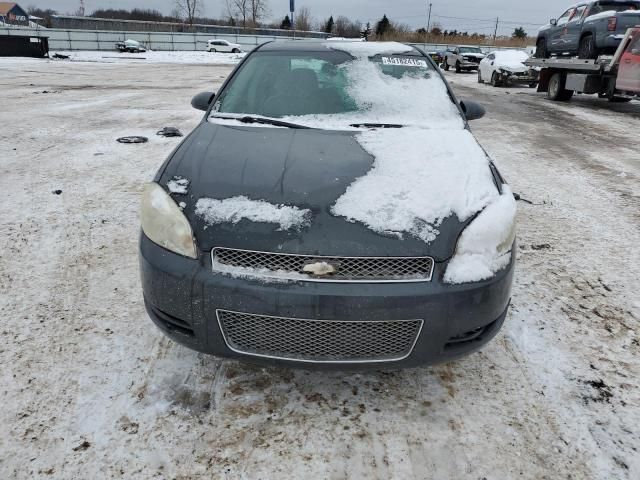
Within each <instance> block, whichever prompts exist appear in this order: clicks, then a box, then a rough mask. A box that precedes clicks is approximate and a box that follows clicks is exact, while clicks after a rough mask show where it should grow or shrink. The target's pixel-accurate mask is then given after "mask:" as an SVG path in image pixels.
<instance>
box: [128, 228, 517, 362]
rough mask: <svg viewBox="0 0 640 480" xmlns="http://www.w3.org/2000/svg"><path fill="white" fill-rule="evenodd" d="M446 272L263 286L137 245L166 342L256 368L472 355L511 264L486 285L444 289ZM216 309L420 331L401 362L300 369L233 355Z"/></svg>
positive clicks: (496, 314) (505, 296) (440, 267)
mask: <svg viewBox="0 0 640 480" xmlns="http://www.w3.org/2000/svg"><path fill="white" fill-rule="evenodd" d="M514 255H515V254H514ZM444 268H445V265H444V264H438V263H437V264H436V266H435V271H434V277H433V280H432V281H431V282H424V283H422V282H420V283H396V284H382V283H381V284H375V283H371V284H346V283H314V282H290V283H263V282H261V281H258V280H250V279H244V278H235V277H230V276H227V275H223V274H216V273H213V272H212V270H211V259H210V256H209V255H202V258H201V259H200V260H192V259H188V258H185V257H181V256H180V255H176V254H173V253H171V252H168V251H167V250H165V249H163V248H161V247H159V246H158V245H156V244H154V243H153V242H151V241H150V240H149V239H148V238H147V237H146V236H145V235H144V234H142V235H141V239H140V271H141V277H142V287H143V293H144V300H145V306H146V308H147V312H148V313H149V316H150V317H151V319H152V320H153V321H154V323H155V324H156V325H157V326H158V327H159V328H160V329H161V330H162V331H163V332H164V333H165V334H166V335H167V336H169V337H170V338H171V339H173V340H175V341H176V342H178V343H180V344H183V345H185V346H187V347H189V348H192V349H194V350H197V351H200V352H205V353H210V354H214V355H218V356H222V357H228V358H236V359H241V360H245V361H252V362H257V363H261V364H275V365H289V366H296V367H308V366H316V367H318V366H319V367H322V368H332V369H345V368H348V369H361V368H378V369H379V368H391V367H394V368H400V367H402V368H405V367H415V366H420V365H425V364H434V363H439V362H445V361H449V360H452V359H455V358H458V357H461V356H463V355H466V354H469V353H471V352H473V351H476V350H478V349H479V348H480V347H482V346H483V345H484V344H485V343H487V342H488V341H489V340H491V338H493V337H494V336H495V335H496V333H497V332H498V331H499V330H500V327H501V326H502V324H503V322H504V319H505V316H506V313H507V308H508V305H509V301H510V292H511V284H512V278H513V271H514V258H513V257H512V261H511V263H510V265H509V266H508V267H507V268H506V269H504V270H502V271H501V272H499V273H498V274H497V275H496V276H495V277H494V278H492V279H491V280H489V281H484V282H477V283H472V284H466V285H446V284H443V283H442V281H441V279H442V276H443V274H444ZM217 310H228V311H235V312H244V313H250V314H256V315H264V316H278V317H289V318H299V319H319V320H320V319H321V320H343V321H361V322H362V321H383V320H409V319H422V320H424V325H423V328H422V330H421V331H420V334H419V336H418V338H417V340H416V343H415V345H414V347H413V350H412V351H411V353H410V354H409V355H408V356H407V357H406V358H403V359H402V360H397V361H390V362H359V363H347V362H345V363H340V362H332V363H325V362H319V363H306V362H300V361H295V360H282V359H275V358H264V357H259V356H254V355H247V354H243V353H238V352H236V351H234V350H232V349H231V348H229V346H228V345H227V343H226V342H225V339H224V337H223V334H222V331H221V329H220V326H219V323H218V318H217V316H216V311H217ZM472 331H480V333H479V334H476V335H475V336H473V338H472V339H471V340H470V341H468V342H467V341H459V337H460V336H463V335H465V334H466V333H468V332H472ZM456 337H458V339H457V340H455V339H456ZM463 338H466V337H463ZM452 339H453V341H452Z"/></svg>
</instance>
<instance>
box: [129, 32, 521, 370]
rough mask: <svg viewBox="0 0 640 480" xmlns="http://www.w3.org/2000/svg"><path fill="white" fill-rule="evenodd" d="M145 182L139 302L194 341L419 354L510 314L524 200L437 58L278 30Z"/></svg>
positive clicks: (449, 349)
mask: <svg viewBox="0 0 640 480" xmlns="http://www.w3.org/2000/svg"><path fill="white" fill-rule="evenodd" d="M192 104H193V106H194V107H196V108H199V109H202V110H204V111H206V115H205V116H204V118H203V119H202V122H201V123H200V124H199V125H198V127H197V128H196V129H195V130H194V131H193V132H191V134H190V135H189V136H188V137H187V138H186V139H185V140H184V141H183V142H182V143H181V145H180V146H179V147H178V148H177V149H176V150H175V151H174V152H173V153H172V154H171V155H170V157H169V158H168V159H167V161H166V162H165V163H164V165H163V166H162V167H161V168H160V170H159V171H158V173H157V175H156V177H155V179H154V182H152V183H150V184H148V185H147V186H146V187H145V190H144V194H143V199H142V209H141V224H142V234H141V238H140V269H141V275H142V286H143V292H144V302H145V305H146V308H147V312H148V313H149V316H150V317H151V319H152V320H153V321H154V322H155V324H156V325H157V326H158V327H159V328H160V329H161V330H162V331H163V332H164V333H165V334H166V335H167V336H169V337H170V338H172V339H173V340H175V341H177V342H179V343H181V344H183V345H186V346H188V347H190V348H193V349H195V350H198V351H201V352H206V353H211V354H215V355H219V356H223V357H230V358H237V359H243V360H247V361H254V362H260V363H277V364H283V363H284V364H287V365H291V366H313V365H316V366H321V367H323V368H358V367H369V368H372V367H375V368H381V367H393V366H396V367H410V366H417V365H423V364H429V363H436V362H442V361H448V360H450V359H453V358H456V357H460V356H462V355H465V354H468V353H470V352H473V351H475V350H477V349H478V348H480V347H481V346H482V345H484V344H485V343H486V342H488V341H489V340H490V339H491V338H493V336H494V335H495V334H496V333H497V332H498V330H499V329H500V327H501V326H502V324H503V322H504V319H505V316H506V314H507V308H508V305H509V301H510V291H511V284H512V277H513V271H514V260H515V253H514V243H515V216H516V208H515V200H514V197H513V194H512V193H511V191H510V189H509V187H508V186H507V185H506V184H505V182H504V180H503V178H502V177H501V176H500V174H499V172H498V171H497V169H496V168H495V166H494V165H493V163H492V162H491V161H490V159H489V158H488V157H487V154H486V153H485V152H484V150H483V149H482V148H481V147H480V146H479V144H478V143H477V141H476V140H475V138H474V136H473V135H472V134H471V132H470V130H469V128H468V124H467V121H468V120H472V119H474V118H479V117H481V116H482V115H483V114H484V110H483V109H482V107H480V106H479V105H477V104H475V103H473V102H470V101H462V102H458V101H457V100H456V98H455V96H454V94H453V92H452V91H451V89H450V88H449V86H448V84H447V82H446V81H445V79H444V78H443V77H442V75H441V74H440V73H439V70H438V68H437V67H436V66H435V64H434V63H433V61H432V60H431V58H429V57H428V56H427V55H426V54H424V53H423V52H421V51H420V50H418V49H416V48H413V47H409V46H406V45H402V44H398V43H365V42H362V43H361V42H274V43H268V44H265V45H262V46H260V47H258V48H256V49H255V50H254V51H253V52H251V53H250V54H249V55H247V57H246V58H245V59H244V60H243V61H242V63H241V64H240V65H238V67H237V68H236V69H235V70H234V72H233V73H232V74H231V75H230V76H229V78H228V79H227V81H226V82H225V83H224V85H223V86H222V88H221V89H220V91H219V92H218V93H217V94H214V93H211V92H207V93H202V94H199V95H197V96H196V97H194V99H193V101H192Z"/></svg>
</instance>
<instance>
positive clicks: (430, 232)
mask: <svg viewBox="0 0 640 480" xmlns="http://www.w3.org/2000/svg"><path fill="white" fill-rule="evenodd" d="M357 140H358V142H359V143H360V144H361V145H362V147H363V148H364V149H365V150H366V151H367V152H369V153H370V154H371V155H373V156H374V157H375V162H374V165H373V168H372V169H371V170H370V171H369V172H368V173H367V174H366V175H364V176H363V177H360V178H359V179H357V180H356V181H355V182H354V183H352V184H351V185H350V186H349V188H348V189H347V191H346V192H345V193H344V195H342V196H341V197H340V198H339V199H338V200H337V201H336V203H335V205H334V206H333V208H332V213H333V214H334V215H337V216H341V217H345V218H346V219H347V220H350V221H353V222H355V221H359V222H362V223H364V224H365V225H367V226H368V227H369V228H371V229H372V230H374V231H376V232H379V233H387V234H388V233H394V234H402V233H403V232H406V233H409V234H411V235H413V236H415V237H417V238H420V239H422V240H423V241H425V242H431V241H433V240H434V239H435V238H436V236H437V235H438V233H439V232H438V230H437V227H438V225H439V224H440V223H441V222H442V220H443V219H445V218H446V217H448V216H450V215H452V214H455V215H456V216H457V217H458V218H459V219H460V220H461V221H464V220H466V219H468V218H469V217H470V216H471V215H473V214H475V213H476V212H478V211H479V210H481V209H482V208H484V207H485V206H486V205H488V204H489V203H490V202H491V201H493V200H495V199H496V198H497V197H498V195H499V194H498V191H497V189H496V187H495V184H494V183H493V179H492V176H491V172H490V170H489V167H488V161H487V157H486V155H485V153H484V152H483V150H482V149H481V148H480V146H479V145H478V143H477V142H476V140H475V138H474V137H473V135H472V134H471V133H470V132H469V131H468V130H465V129H459V130H430V129H419V128H402V129H386V130H382V131H375V130H373V131H368V132H363V133H361V134H360V135H358V136H357Z"/></svg>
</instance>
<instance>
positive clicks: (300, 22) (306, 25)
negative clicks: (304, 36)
mask: <svg viewBox="0 0 640 480" xmlns="http://www.w3.org/2000/svg"><path fill="white" fill-rule="evenodd" d="M295 21H296V30H306V31H308V30H311V22H312V20H311V10H310V9H309V7H302V8H301V9H300V10H298V13H297V15H296V16H295Z"/></svg>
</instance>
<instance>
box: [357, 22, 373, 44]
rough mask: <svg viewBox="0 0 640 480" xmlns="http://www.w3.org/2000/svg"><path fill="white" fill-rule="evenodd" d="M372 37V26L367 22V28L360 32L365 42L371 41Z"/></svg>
mask: <svg viewBox="0 0 640 480" xmlns="http://www.w3.org/2000/svg"><path fill="white" fill-rule="evenodd" d="M370 36H371V24H370V23H369V22H367V26H366V27H365V28H364V30H362V31H361V32H360V37H361V38H364V39H365V41H367V40H369V37H370Z"/></svg>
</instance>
